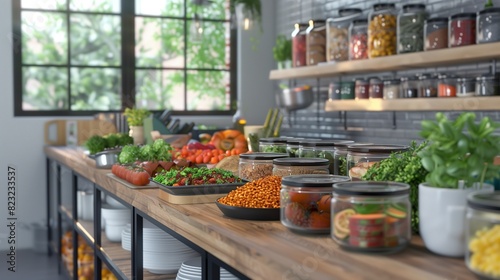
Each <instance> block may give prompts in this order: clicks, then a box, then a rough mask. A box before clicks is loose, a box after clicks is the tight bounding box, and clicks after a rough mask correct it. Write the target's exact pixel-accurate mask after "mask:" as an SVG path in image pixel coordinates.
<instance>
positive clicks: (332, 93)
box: [328, 82, 342, 100]
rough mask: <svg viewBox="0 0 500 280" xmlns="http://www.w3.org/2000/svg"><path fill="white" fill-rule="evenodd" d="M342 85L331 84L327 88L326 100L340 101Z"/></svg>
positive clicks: (337, 83) (338, 83) (339, 83)
mask: <svg viewBox="0 0 500 280" xmlns="http://www.w3.org/2000/svg"><path fill="white" fill-rule="evenodd" d="M341 91H342V83H341V82H331V83H330V85H329V86H328V99H333V100H335V99H342V94H341Z"/></svg>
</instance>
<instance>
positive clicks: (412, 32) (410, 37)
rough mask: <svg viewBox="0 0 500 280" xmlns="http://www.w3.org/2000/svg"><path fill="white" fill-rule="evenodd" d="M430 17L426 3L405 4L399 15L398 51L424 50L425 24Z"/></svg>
mask: <svg viewBox="0 0 500 280" xmlns="http://www.w3.org/2000/svg"><path fill="white" fill-rule="evenodd" d="M428 17H429V14H428V13H427V11H426V10H425V5H424V4H406V5H403V9H402V10H401V13H400V14H399V15H398V53H411V52H421V51H423V50H424V24H425V20H426V19H427V18H428Z"/></svg>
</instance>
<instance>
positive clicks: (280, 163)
mask: <svg viewBox="0 0 500 280" xmlns="http://www.w3.org/2000/svg"><path fill="white" fill-rule="evenodd" d="M328 165H329V162H328V160H327V159H324V158H277V159H274V160H273V175H274V176H282V177H283V176H289V175H300V174H328V173H329V171H328Z"/></svg>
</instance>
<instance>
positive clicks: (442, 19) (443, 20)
mask: <svg viewBox="0 0 500 280" xmlns="http://www.w3.org/2000/svg"><path fill="white" fill-rule="evenodd" d="M425 22H426V23H448V18H447V17H435V18H430V19H426V20H425Z"/></svg>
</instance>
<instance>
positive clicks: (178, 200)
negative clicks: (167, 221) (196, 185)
mask: <svg viewBox="0 0 500 280" xmlns="http://www.w3.org/2000/svg"><path fill="white" fill-rule="evenodd" d="M224 195H225V194H220V193H219V194H206V195H173V194H169V193H167V192H166V191H164V190H162V189H159V190H158V197H159V198H160V199H162V200H165V201H166V202H170V203H172V204H200V203H201V204H204V203H214V202H215V201H216V200H217V199H218V198H220V197H223V196H224Z"/></svg>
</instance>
